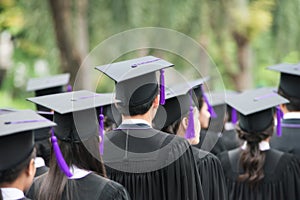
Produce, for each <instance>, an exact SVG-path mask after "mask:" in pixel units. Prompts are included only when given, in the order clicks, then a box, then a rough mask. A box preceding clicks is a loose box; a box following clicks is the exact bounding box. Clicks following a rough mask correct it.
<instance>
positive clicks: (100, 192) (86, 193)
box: [27, 173, 130, 200]
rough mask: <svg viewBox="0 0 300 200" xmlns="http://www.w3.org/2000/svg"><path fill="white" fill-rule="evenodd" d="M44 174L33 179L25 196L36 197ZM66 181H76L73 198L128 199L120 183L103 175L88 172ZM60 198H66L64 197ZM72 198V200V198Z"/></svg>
mask: <svg viewBox="0 0 300 200" xmlns="http://www.w3.org/2000/svg"><path fill="white" fill-rule="evenodd" d="M45 177H46V176H45V175H43V176H40V177H38V178H37V179H35V181H34V183H33V184H32V186H31V188H30V190H29V192H28V194H27V197H29V198H32V199H33V200H34V199H37V197H36V195H37V194H38V191H39V189H40V186H41V182H42V181H43V179H44V178H45ZM68 181H74V182H75V183H76V189H74V193H73V195H74V196H73V199H74V200H82V199H88V200H93V199H95V200H111V199H116V200H128V199H130V197H129V196H128V193H127V191H126V190H125V189H124V187H122V186H121V185H120V184H118V183H116V182H114V181H110V180H108V179H106V178H104V177H101V176H99V175H96V174H94V173H90V174H88V175H87V176H85V177H83V178H80V179H69V180H68ZM62 199H66V197H64V195H63V198H62ZM73 199H72V200H73Z"/></svg>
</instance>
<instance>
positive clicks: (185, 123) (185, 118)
mask: <svg viewBox="0 0 300 200" xmlns="http://www.w3.org/2000/svg"><path fill="white" fill-rule="evenodd" d="M188 121H189V120H188V118H187V117H184V118H183V119H182V120H181V122H180V124H181V125H182V127H183V128H184V130H186V129H187V127H188Z"/></svg>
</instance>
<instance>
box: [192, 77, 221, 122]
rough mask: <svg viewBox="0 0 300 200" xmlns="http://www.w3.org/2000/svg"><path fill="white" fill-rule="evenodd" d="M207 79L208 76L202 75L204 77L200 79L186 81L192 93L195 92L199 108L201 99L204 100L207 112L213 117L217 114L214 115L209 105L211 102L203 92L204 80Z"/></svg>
mask: <svg viewBox="0 0 300 200" xmlns="http://www.w3.org/2000/svg"><path fill="white" fill-rule="evenodd" d="M208 80H209V77H204V78H200V79H197V80H194V81H190V82H188V84H189V85H190V86H191V87H192V88H193V90H194V93H195V95H196V97H197V99H198V103H199V104H198V107H199V109H201V107H202V101H203V100H204V101H205V103H206V104H207V107H208V112H209V113H210V115H211V117H212V118H215V117H217V115H216V113H215V111H214V109H213V107H212V106H211V104H210V102H209V100H208V97H207V94H206V93H205V92H204V89H203V84H204V82H206V81H208ZM202 99H203V100H202Z"/></svg>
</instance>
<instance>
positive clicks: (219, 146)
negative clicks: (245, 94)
mask: <svg viewBox="0 0 300 200" xmlns="http://www.w3.org/2000/svg"><path fill="white" fill-rule="evenodd" d="M207 80H208V78H204V79H198V80H194V81H191V82H189V85H193V86H195V87H193V90H194V93H195V95H196V97H197V100H198V108H199V112H200V113H199V121H200V124H201V132H200V142H199V143H198V144H195V145H194V146H195V147H197V148H199V149H202V150H205V151H209V152H211V153H213V154H215V155H217V154H218V153H220V152H222V151H225V150H226V149H225V147H224V144H223V143H222V141H221V139H220V136H221V134H220V131H221V130H222V127H223V122H222V121H223V120H221V122H220V119H222V114H223V116H224V113H222V112H221V113H219V117H218V115H217V113H216V112H215V111H214V108H213V107H212V105H211V104H210V102H209V101H208V96H207V94H206V93H205V92H204V90H203V83H204V82H206V81H207ZM197 82H199V84H198V85H197V84H195V83H197ZM211 122H212V124H213V125H212V126H211V125H210V124H211ZM211 127H212V128H211Z"/></svg>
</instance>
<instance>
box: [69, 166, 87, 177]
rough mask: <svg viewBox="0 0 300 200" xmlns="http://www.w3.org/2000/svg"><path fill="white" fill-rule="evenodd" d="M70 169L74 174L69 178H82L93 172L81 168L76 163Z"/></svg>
mask: <svg viewBox="0 0 300 200" xmlns="http://www.w3.org/2000/svg"><path fill="white" fill-rule="evenodd" d="M70 171H71V173H72V174H73V176H71V177H69V178H68V179H80V178H84V177H86V176H87V175H89V174H90V173H92V172H91V171H88V170H84V169H79V168H78V167H76V166H75V165H72V166H71V167H70Z"/></svg>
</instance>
